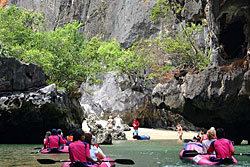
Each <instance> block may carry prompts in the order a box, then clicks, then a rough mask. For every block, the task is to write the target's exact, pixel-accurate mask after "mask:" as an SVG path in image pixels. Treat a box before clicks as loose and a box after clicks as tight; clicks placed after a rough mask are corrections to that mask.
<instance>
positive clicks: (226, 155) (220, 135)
mask: <svg viewBox="0 0 250 167" xmlns="http://www.w3.org/2000/svg"><path fill="white" fill-rule="evenodd" d="M216 135H217V140H216V141H213V142H212V143H211V144H210V146H209V148H208V150H207V153H208V154H212V153H213V151H215V152H216V159H214V161H219V162H220V161H224V160H225V159H231V160H232V156H233V155H234V147H233V144H232V142H231V141H230V140H228V139H225V138H224V137H225V132H224V129H223V128H218V129H216Z"/></svg>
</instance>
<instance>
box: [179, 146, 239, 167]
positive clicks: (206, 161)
mask: <svg viewBox="0 0 250 167" xmlns="http://www.w3.org/2000/svg"><path fill="white" fill-rule="evenodd" d="M201 151H202V145H201V143H195V142H190V143H187V144H186V145H185V147H184V148H183V149H182V150H181V152H180V154H179V156H180V159H181V160H182V161H185V162H191V163H193V164H198V165H219V164H232V163H235V164H237V163H238V162H237V160H236V159H235V158H234V157H232V158H228V159H224V161H221V162H218V161H214V160H215V158H216V155H208V154H199V153H198V152H201ZM192 155H193V156H192Z"/></svg>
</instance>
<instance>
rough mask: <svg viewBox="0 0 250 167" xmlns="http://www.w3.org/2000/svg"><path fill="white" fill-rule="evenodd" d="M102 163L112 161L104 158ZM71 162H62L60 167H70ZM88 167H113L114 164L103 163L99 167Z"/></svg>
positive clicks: (91, 166) (92, 166)
mask: <svg viewBox="0 0 250 167" xmlns="http://www.w3.org/2000/svg"><path fill="white" fill-rule="evenodd" d="M103 161H113V160H112V159H111V158H104V159H103ZM69 164H71V162H64V163H63V164H62V167H70V165H69ZM88 166H89V167H115V163H114V162H103V163H101V165H88Z"/></svg>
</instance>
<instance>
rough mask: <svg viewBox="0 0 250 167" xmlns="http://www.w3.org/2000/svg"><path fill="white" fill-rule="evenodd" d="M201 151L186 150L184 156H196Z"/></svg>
mask: <svg viewBox="0 0 250 167" xmlns="http://www.w3.org/2000/svg"><path fill="white" fill-rule="evenodd" d="M198 154H199V153H198V152H197V151H195V150H186V151H184V152H183V154H182V157H195V156H196V155H198Z"/></svg>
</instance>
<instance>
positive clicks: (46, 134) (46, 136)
mask: <svg viewBox="0 0 250 167" xmlns="http://www.w3.org/2000/svg"><path fill="white" fill-rule="evenodd" d="M50 135H51V132H50V131H47V132H46V133H45V136H44V139H43V144H44V148H47V146H46V145H45V141H46V140H47V138H48V137H49V136H50Z"/></svg>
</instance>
